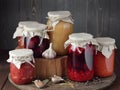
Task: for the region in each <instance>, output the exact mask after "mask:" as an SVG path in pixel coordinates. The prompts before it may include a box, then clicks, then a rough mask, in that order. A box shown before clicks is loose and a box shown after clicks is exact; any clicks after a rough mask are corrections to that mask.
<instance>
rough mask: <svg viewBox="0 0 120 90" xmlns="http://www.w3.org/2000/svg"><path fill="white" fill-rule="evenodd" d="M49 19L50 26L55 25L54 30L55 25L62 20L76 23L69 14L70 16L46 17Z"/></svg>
mask: <svg viewBox="0 0 120 90" xmlns="http://www.w3.org/2000/svg"><path fill="white" fill-rule="evenodd" d="M46 18H47V19H49V20H50V22H51V23H50V26H52V27H53V30H55V26H56V25H57V24H58V23H59V22H60V21H64V22H68V23H71V24H74V23H73V22H74V20H73V18H72V16H71V15H70V16H68V17H50V16H49V17H46Z"/></svg>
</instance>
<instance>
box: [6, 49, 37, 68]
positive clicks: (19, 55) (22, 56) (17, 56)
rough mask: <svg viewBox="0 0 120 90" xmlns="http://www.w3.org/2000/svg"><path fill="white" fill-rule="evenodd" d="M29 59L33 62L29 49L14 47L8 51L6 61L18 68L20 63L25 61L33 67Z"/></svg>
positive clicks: (31, 52)
mask: <svg viewBox="0 0 120 90" xmlns="http://www.w3.org/2000/svg"><path fill="white" fill-rule="evenodd" d="M31 61H33V63H35V60H34V57H33V51H32V50H31V49H15V50H11V51H9V59H8V60H7V62H10V63H13V64H14V65H15V66H16V67H17V68H18V69H20V67H21V65H22V64H23V63H25V62H27V63H29V64H30V65H32V66H33V67H35V66H34V65H33V64H32V63H31Z"/></svg>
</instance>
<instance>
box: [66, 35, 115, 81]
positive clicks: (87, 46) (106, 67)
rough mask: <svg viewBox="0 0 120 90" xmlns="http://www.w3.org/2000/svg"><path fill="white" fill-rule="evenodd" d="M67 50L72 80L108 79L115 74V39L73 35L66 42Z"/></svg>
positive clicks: (68, 66) (68, 67)
mask: <svg viewBox="0 0 120 90" xmlns="http://www.w3.org/2000/svg"><path fill="white" fill-rule="evenodd" d="M65 48H66V49H67V51H68V63H67V64H68V65H67V74H68V78H69V79H70V80H73V81H80V82H81V81H87V80H91V79H92V78H93V77H94V76H99V77H108V76H111V75H112V74H113V72H114V48H115V40H114V39H112V38H109V37H99V38H93V36H92V35H91V34H88V33H73V34H71V35H69V39H68V40H67V41H66V42H65Z"/></svg>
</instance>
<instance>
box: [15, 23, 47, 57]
mask: <svg viewBox="0 0 120 90" xmlns="http://www.w3.org/2000/svg"><path fill="white" fill-rule="evenodd" d="M45 29H47V26H46V25H44V24H40V23H38V22H34V21H22V22H19V26H18V27H17V29H16V32H15V33H14V36H13V38H16V37H18V47H20V48H28V49H32V50H33V51H34V57H42V53H43V52H44V51H45V50H46V49H48V47H49V37H48V35H47V31H46V30H45Z"/></svg>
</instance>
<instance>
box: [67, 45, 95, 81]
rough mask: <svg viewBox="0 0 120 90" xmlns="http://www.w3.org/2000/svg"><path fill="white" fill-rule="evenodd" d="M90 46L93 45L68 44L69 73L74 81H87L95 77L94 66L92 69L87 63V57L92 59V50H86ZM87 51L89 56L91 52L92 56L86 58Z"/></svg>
mask: <svg viewBox="0 0 120 90" xmlns="http://www.w3.org/2000/svg"><path fill="white" fill-rule="evenodd" d="M89 48H91V46H88V47H86V48H81V47H74V46H72V45H69V46H68V48H67V51H68V65H67V71H68V72H67V73H68V77H69V79H71V80H73V81H87V80H90V79H92V78H93V75H94V71H93V68H92V69H91V70H90V69H89V68H88V66H87V63H86V59H87V60H89V61H90V60H91V57H92V55H91V54H90V53H92V52H88V51H86V50H87V49H89ZM85 52H87V54H88V56H89V54H90V55H91V56H90V57H87V58H86V56H85ZM89 64H91V63H89Z"/></svg>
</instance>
